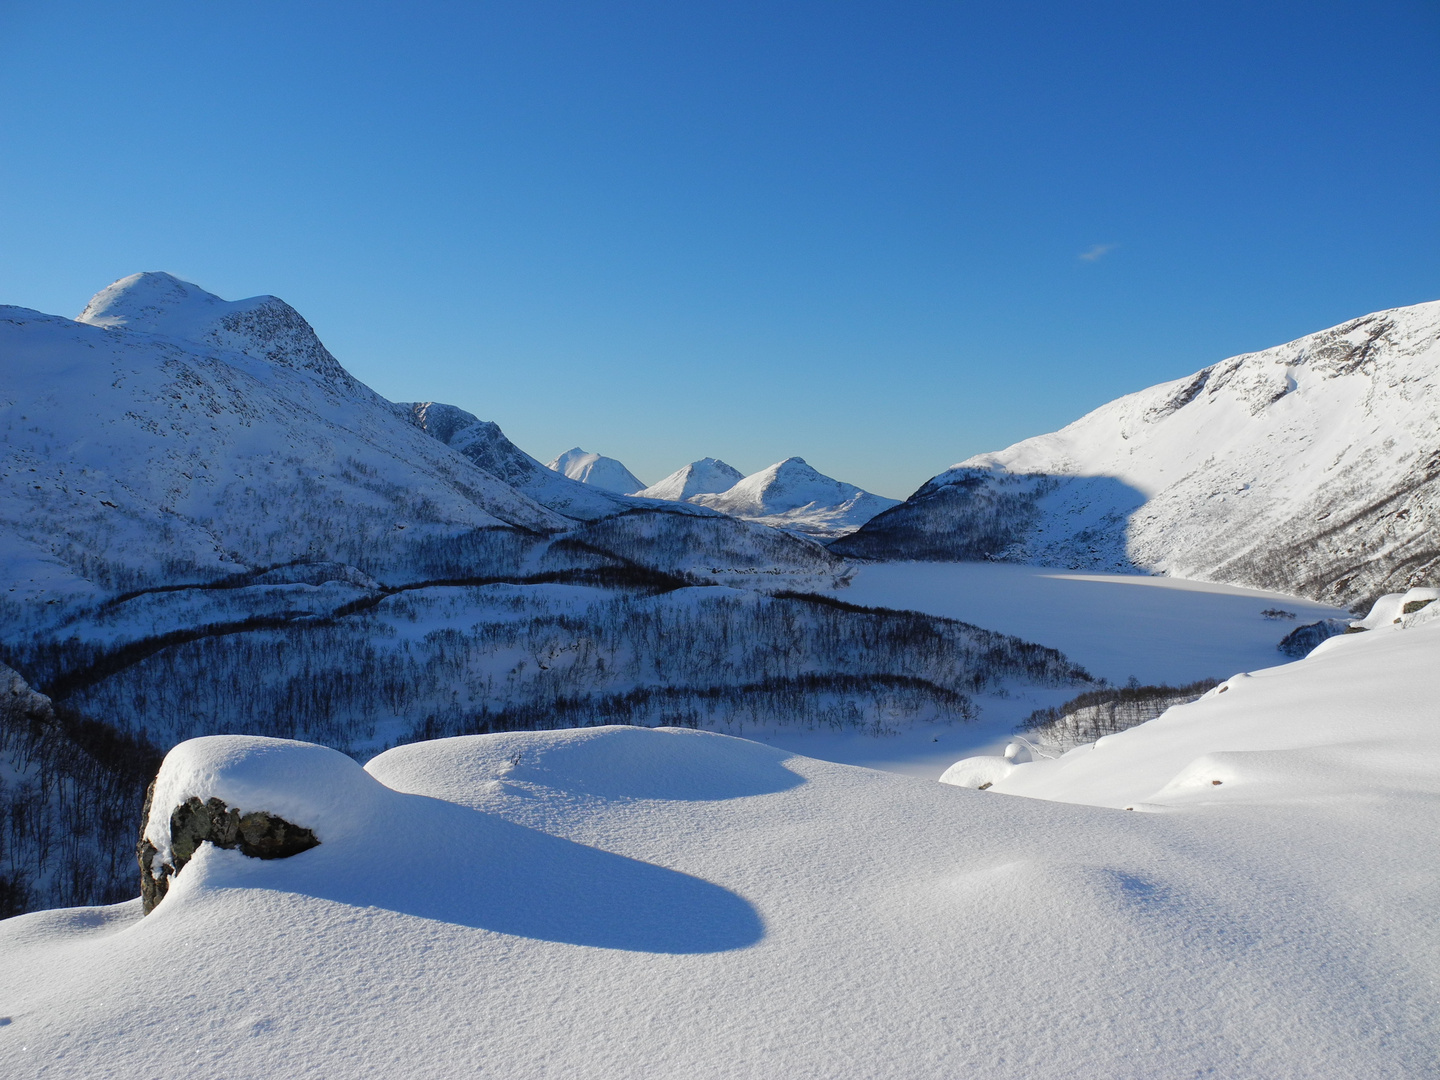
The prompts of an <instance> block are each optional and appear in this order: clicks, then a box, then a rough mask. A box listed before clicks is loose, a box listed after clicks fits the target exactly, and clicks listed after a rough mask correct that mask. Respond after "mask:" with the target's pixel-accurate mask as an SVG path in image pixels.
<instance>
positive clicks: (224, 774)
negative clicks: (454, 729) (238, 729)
mask: <svg viewBox="0 0 1440 1080" xmlns="http://www.w3.org/2000/svg"><path fill="white" fill-rule="evenodd" d="M382 797H383V789H382V788H381V786H380V785H379V784H378V783H377V782H376V781H375V780H373V779H372V778H371V776H370V775H369V774H368V773H367V772H366V771H365V770H364V769H362V768H361V767H360V766H359V765H358V764H357V763H356V762H355V761H354V760H353V759H351V758H349V757H346V756H345V755H344V754H342V753H340V752H339V751H338V750H331V749H330V748H329V747H326V746H316V745H315V744H314V743H303V742H294V741H292V740H290V739H270V738H265V737H262V736H259V735H209V736H205V737H203V738H199V739H191V740H189V741H188V742H183V743H181V744H180V745H179V746H176V747H175V748H174V749H173V750H171V751H170V752H169V753H168V754H166V755H165V761H164V762H163V764H161V766H160V772H159V775H158V776H157V777H156V778H155V793H154V795H153V796H152V798H151V801H150V817H149V819H148V820H147V821H146V822H145V831H144V833H143V835H144V837H145V839H146V840H149V841H150V843H151V844H153V845H154V846H155V849H156V852H157V857H158V859H159V861H160V862H164V863H171V862H173V861H174V859H173V856H172V853H171V850H170V814H171V812H172V811H173V810H174V809H175V808H176V807H177V806H179V805H180V804H181V803H183V802H185V801H186V800H187V799H190V798H197V799H199V800H200V801H201V802H205V801H207V800H209V799H219V800H220V801H221V802H223V803H225V805H226V806H228V807H232V808H237V809H239V810H241V811H242V812H254V811H264V812H265V813H269V814H273V815H277V816H279V817H282V818H284V819H286V820H287V821H289V822H291V823H292V824H295V825H300V826H303V827H305V828H308V829H309V830H310V831H311V832H313V833H314V834H315V835H316V837H317V838H318V839H319V840H320V842H321V843H322V844H323V843H330V842H333V841H335V840H337V839H341V838H344V837H347V836H353V835H355V834H356V832H357V831H358V830H361V829H363V828H364V827H365V825H367V824H368V820H367V819H368V818H369V816H370V813H369V812H370V811H373V809H374V808H375V806H376V803H377V800H379V799H380V798H382Z"/></svg>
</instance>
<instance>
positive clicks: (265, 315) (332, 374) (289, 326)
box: [75, 270, 360, 389]
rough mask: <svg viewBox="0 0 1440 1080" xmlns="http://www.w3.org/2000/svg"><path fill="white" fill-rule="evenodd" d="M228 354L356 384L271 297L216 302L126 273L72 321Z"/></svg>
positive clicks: (150, 274)
mask: <svg viewBox="0 0 1440 1080" xmlns="http://www.w3.org/2000/svg"><path fill="white" fill-rule="evenodd" d="M75 321H76V322H82V323H88V324H90V325H91V326H99V327H103V328H105V329H108V330H134V331H138V332H140V333H142V334H158V335H161V336H163V337H169V338H176V339H178V340H181V341H187V342H194V343H198V344H202V345H210V346H214V347H216V348H221V349H232V350H234V351H236V352H242V353H245V354H246V355H247V356H251V357H254V358H255V359H257V360H266V361H268V362H270V363H273V364H280V365H283V366H285V367H291V368H297V369H300V370H305V371H311V372H314V373H316V374H318V375H321V376H322V377H324V378H325V379H326V380H328V381H331V382H336V383H341V384H344V385H346V386H348V387H350V388H351V389H354V388H356V387H358V386H359V385H360V384H359V383H357V382H356V381H355V380H354V379H353V378H352V377H351V375H350V373H349V372H347V371H346V370H345V369H344V368H343V367H341V366H340V362H339V361H338V360H336V359H335V357H333V356H332V355H330V350H328V349H327V348H325V346H324V345H323V344H322V343H321V341H320V339H319V338H318V337H317V336H316V335H315V331H314V330H313V329H312V328H311V326H310V324H309V323H308V322H306V321H305V320H304V318H303V317H301V315H300V313H299V312H298V311H296V310H295V309H294V308H292V307H291V306H290V305H289V304H287V303H285V301H284V300H281V299H280V298H279V297H276V296H252V297H251V298H250V299H248V300H235V301H230V300H222V299H221V298H220V297H218V296H216V295H215V294H214V293H211V292H206V291H205V290H204V289H202V288H201V287H200V286H199V285H195V284H193V283H192V282H189V281H183V280H181V279H180V278H178V277H176V276H175V275H174V274H167V273H165V272H163V271H158V270H152V271H147V272H145V273H141V274H131V275H130V276H129V277H125V278H121V279H120V280H119V281H117V282H115V283H114V284H112V285H107V286H106V287H105V288H103V289H101V290H100V291H99V292H98V293H96V294H95V295H94V296H92V297H91V298H90V303H88V304H86V305H85V310H84V311H82V312H81V313H80V314H79V315H78V316H76V319H75Z"/></svg>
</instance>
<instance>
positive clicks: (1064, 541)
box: [837, 301, 1440, 604]
mask: <svg viewBox="0 0 1440 1080" xmlns="http://www.w3.org/2000/svg"><path fill="white" fill-rule="evenodd" d="M1437 533H1440V301H1436V302H1432V303H1427V304H1418V305H1415V306H1414V307H1406V308H1395V309H1393V310H1390V311H1382V312H1378V313H1376V314H1373V315H1367V316H1364V317H1363V318H1359V319H1355V320H1353V321H1351V322H1348V323H1345V324H1343V325H1341V326H1337V327H1333V328H1331V329H1329V330H1325V331H1322V332H1320V333H1316V334H1310V335H1308V336H1306V337H1303V338H1300V339H1298V340H1296V341H1292V342H1290V343H1288V344H1285V345H1280V346H1276V347H1275V348H1272V349H1266V350H1264V351H1262V352H1256V353H1250V354H1247V355H1244V356H1236V357H1232V358H1231V359H1228V360H1223V361H1221V362H1220V363H1218V364H1215V365H1213V366H1211V367H1208V368H1205V369H1204V370H1202V371H1199V372H1196V373H1195V374H1194V375H1190V376H1187V377H1186V378H1183V379H1176V380H1175V381H1173V382H1168V383H1163V384H1161V385H1159V386H1152V387H1150V388H1149V389H1147V390H1142V391H1140V392H1138V393H1134V394H1129V395H1127V396H1125V397H1122V398H1118V399H1116V400H1115V401H1112V402H1110V403H1109V404H1107V405H1103V406H1101V407H1100V408H1098V409H1096V410H1095V411H1094V412H1091V413H1089V414H1088V415H1086V416H1084V417H1081V418H1080V419H1079V420H1076V421H1075V422H1074V423H1073V424H1070V425H1069V426H1068V427H1065V428H1063V429H1061V430H1060V431H1057V432H1053V433H1051V434H1048V435H1040V436H1037V437H1035V438H1032V439H1026V440H1025V441H1024V442H1020V443H1016V444H1015V445H1014V446H1011V447H1008V448H1007V449H1005V450H1001V451H998V452H996V453H989V454H981V455H978V456H976V457H972V458H968V459H966V460H965V461H962V462H960V463H959V464H958V465H955V466H953V467H952V468H951V469H949V470H947V471H946V472H944V473H941V474H940V475H939V476H936V477H935V478H933V479H932V480H930V481H929V482H928V483H926V484H925V485H924V486H923V487H922V488H921V489H920V490H919V491H917V492H916V493H915V494H914V495H913V496H911V498H910V499H909V500H907V501H906V503H905V504H904V505H903V506H902V507H900V508H897V509H896V510H895V511H893V512H892V513H889V514H886V515H884V516H881V517H879V518H877V519H876V520H875V521H873V522H871V523H870V525H869V526H868V527H867V528H866V529H865V530H862V531H861V532H860V533H858V534H856V536H854V537H851V538H848V539H847V540H846V541H845V542H844V543H843V544H842V545H841V547H840V548H838V549H837V550H840V551H842V553H846V554H858V555H868V556H871V557H881V558H895V559H907V558H910V559H913V558H982V557H994V558H1004V559H1008V560H1011V561H1018V562H1031V563H1036V564H1040V565H1050V566H1068V567H1071V568H1076V569H1079V568H1089V569H1097V570H1125V569H1134V568H1137V567H1138V568H1142V569H1145V570H1154V571H1162V572H1164V573H1168V574H1173V575H1175V576H1177V577H1184V578H1203V579H1208V580H1219V581H1231V582H1235V583H1238V584H1244V585H1252V586H1258V587H1262V588H1277V589H1280V590H1282V591H1285V592H1290V593H1301V594H1303V595H1307V596H1314V597H1317V598H1320V599H1325V600H1331V601H1335V602H1340V603H1346V604H1349V603H1353V602H1356V601H1357V600H1367V599H1371V598H1373V597H1374V596H1376V595H1378V594H1380V593H1383V592H1390V591H1395V590H1397V589H1403V588H1405V587H1408V586H1410V585H1417V584H1433V583H1434V582H1433V580H1432V578H1433V575H1434V574H1435V573H1436V568H1437V567H1440V545H1437V543H1436V539H1435V537H1436V535H1437Z"/></svg>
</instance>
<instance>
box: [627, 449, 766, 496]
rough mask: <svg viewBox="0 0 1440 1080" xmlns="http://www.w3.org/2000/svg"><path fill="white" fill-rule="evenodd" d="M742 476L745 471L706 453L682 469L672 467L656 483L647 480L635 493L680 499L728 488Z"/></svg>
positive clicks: (716, 492) (743, 476)
mask: <svg viewBox="0 0 1440 1080" xmlns="http://www.w3.org/2000/svg"><path fill="white" fill-rule="evenodd" d="M743 479H745V474H744V473H742V472H741V471H740V470H739V469H737V468H735V467H734V466H732V465H727V464H725V462H723V461H721V460H720V459H719V458H713V457H707V458H701V459H700V460H699V461H692V462H691V463H690V464H689V465H686V466H685V467H684V468H683V469H676V470H675V471H674V472H673V473H671V474H670V475H669V476H667V477H665V479H664V480H661V481H660V482H659V483H658V484H651V485H650V486H649V487H648V488H646V489H645V490H644V491H637V492H636V493H635V494H637V495H640V496H642V497H644V498H647V499H668V500H671V501H674V502H683V501H684V500H686V499H689V498H690V497H691V496H693V495H714V494H718V493H719V492H722V491H728V490H729V489H730V488H732V487H734V486H735V484H736V482H737V481H739V480H743Z"/></svg>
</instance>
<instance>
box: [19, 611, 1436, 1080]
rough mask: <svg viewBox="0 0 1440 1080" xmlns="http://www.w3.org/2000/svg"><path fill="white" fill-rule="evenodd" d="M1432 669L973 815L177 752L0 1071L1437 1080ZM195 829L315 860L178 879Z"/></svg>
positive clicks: (396, 763) (863, 797)
mask: <svg viewBox="0 0 1440 1080" xmlns="http://www.w3.org/2000/svg"><path fill="white" fill-rule="evenodd" d="M1437 648H1440V620H1431V621H1430V622H1428V623H1426V624H1421V625H1417V624H1416V621H1415V620H1413V619H1412V620H1411V622H1410V624H1409V625H1402V627H1401V628H1399V629H1396V630H1394V631H1393V632H1390V631H1385V630H1379V631H1375V632H1371V633H1368V634H1360V635H1353V636H1350V637H1344V638H1336V639H1334V640H1333V641H1332V642H1331V643H1329V644H1327V645H1326V646H1324V647H1322V649H1321V651H1320V652H1319V653H1318V654H1316V655H1314V656H1312V657H1311V658H1310V659H1307V660H1305V661H1301V662H1299V663H1296V664H1292V665H1288V666H1286V667H1282V668H1277V669H1272V670H1270V671H1261V672H1256V673H1253V674H1251V675H1249V676H1237V677H1235V678H1232V679H1230V680H1228V681H1227V683H1226V684H1225V686H1226V689H1225V690H1224V691H1223V692H1220V691H1217V692H1215V693H1213V694H1212V695H1210V696H1209V697H1207V698H1206V699H1204V700H1203V701H1201V702H1198V703H1196V704H1194V705H1189V706H1185V707H1182V708H1179V709H1174V710H1172V711H1171V712H1170V713H1169V714H1167V715H1166V716H1165V717H1163V718H1161V719H1159V720H1156V721H1152V722H1151V723H1149V724H1147V725H1144V726H1143V727H1140V728H1136V729H1133V730H1132V731H1129V732H1126V733H1123V734H1120V735H1117V736H1112V737H1110V738H1107V739H1106V740H1104V741H1103V742H1102V743H1100V744H1099V745H1097V746H1096V747H1095V748H1094V749H1091V750H1086V751H1075V752H1072V754H1070V755H1067V756H1066V758H1064V759H1061V760H1060V761H1056V762H1039V763H1034V764H1024V765H1019V766H1017V767H1014V771H1013V774H1012V775H1011V776H1010V777H1008V778H1006V779H1004V780H1003V781H1001V782H998V783H996V784H995V785H994V786H993V787H992V788H991V789H990V790H988V791H983V792H982V791H975V790H966V789H965V788H963V787H957V786H953V785H948V784H937V783H934V782H933V781H932V782H926V781H921V780H916V779H912V778H907V777H901V776H894V775H886V774H881V773H875V772H871V771H869V770H865V769H856V768H852V767H847V766H843V765H834V764H828V763H824V762H820V761H816V760H813V759H810V758H804V757H796V756H787V755H786V754H785V753H784V752H781V751H776V750H773V749H770V748H768V747H764V746H760V745H758V744H755V743H752V742H746V741H743V740H737V739H731V738H727V737H724V736H721V735H715V734H709V733H704V732H694V731H685V730H676V729H665V730H640V729H633V728H603V727H602V728H590V729H586V730H580V731H556V732H530V733H504V734H494V735H480V736H472V737H466V738H458V739H449V740H442V741H438V742H429V743H417V744H413V745H410V746H405V747H400V748H397V749H395V750H391V751H389V752H387V753H385V754H383V755H381V756H379V757H377V758H375V759H374V760H372V761H371V762H370V763H369V764H368V765H367V766H366V767H365V768H364V769H362V768H360V767H359V766H358V765H356V764H355V763H354V762H353V761H350V760H349V759H347V758H345V757H343V756H342V755H339V754H335V753H333V752H330V751H325V750H323V749H321V748H319V747H314V746H309V745H306V744H302V743H291V742H283V741H272V740H265V739H254V738H238V737H220V738H214V739H205V740H200V741H197V742H193V743H187V744H183V745H182V746H180V747H178V748H176V749H175V750H174V751H172V752H171V754H170V755H169V756H168V757H167V759H166V762H165V765H164V767H163V768H162V770H161V774H160V779H159V782H158V783H157V787H156V791H157V797H156V800H155V803H154V804H153V806H152V808H151V813H150V815H149V817H148V819H147V823H146V838H147V840H148V841H149V843H150V845H151V849H152V850H153V852H154V855H153V860H154V863H153V865H154V866H155V867H156V869H157V871H159V870H160V869H161V868H163V867H165V866H171V865H175V866H179V869H178V872H177V873H175V874H173V875H171V876H169V877H168V878H167V879H166V880H167V883H168V891H167V892H166V894H165V895H164V897H163V899H161V900H160V901H159V903H158V906H156V907H155V908H154V910H153V912H152V913H151V914H150V915H147V916H143V917H142V913H141V905H140V901H139V900H134V901H131V902H129V903H126V904H122V905H119V906H116V907H110V908H82V909H71V910H61V911H47V912H39V913H36V914H31V915H23V916H20V917H19V918H15V919H11V920H7V921H5V922H3V923H0V1013H3V1015H4V1016H5V1017H6V1018H7V1019H8V1020H9V1024H8V1026H7V1027H6V1028H5V1029H4V1032H3V1035H0V1071H3V1072H4V1073H5V1075H15V1076H21V1075H26V1076H28V1075H47V1076H55V1077H71V1076H73V1077H87V1078H88V1077H91V1076H96V1075H104V1074H108V1073H111V1072H115V1073H120V1072H153V1071H154V1068H155V1063H156V1062H157V1061H161V1062H165V1061H169V1062H176V1063H178V1062H183V1063H184V1071H185V1073H186V1075H192V1076H212V1075H213V1076H219V1075H225V1076H231V1077H241V1078H243V1077H260V1076H275V1075H281V1074H283V1075H306V1074H314V1075H384V1076H394V1077H410V1076H414V1077H431V1076H441V1075H444V1076H450V1075H478V1074H492V1073H493V1074H494V1075H497V1076H505V1077H514V1078H525V1077H540V1076H557V1075H564V1076H587V1077H617V1078H619V1077H633V1076H665V1077H681V1076H684V1077H713V1078H728V1077H734V1076H767V1077H768V1076H786V1077H813V1078H830V1077H855V1078H860V1077H864V1078H866V1080H875V1078H881V1080H883V1078H889V1077H894V1078H897V1080H898V1078H905V1080H909V1078H912V1077H918V1076H924V1077H930V1076H937V1077H938V1076H955V1075H967V1074H969V1073H983V1074H984V1075H986V1076H992V1077H1000V1078H1013V1080H1047V1078H1055V1080H1060V1078H1066V1080H1068V1078H1073V1077H1092V1076H1104V1077H1127V1078H1134V1080H1140V1078H1148V1077H1170V1076H1217V1077H1218V1076H1223V1077H1246V1078H1254V1080H1260V1078H1265V1080H1300V1078H1310V1077H1327V1078H1328V1077H1335V1078H1340V1077H1346V1078H1348V1077H1359V1076H1363V1077H1375V1078H1388V1077H1395V1078H1401V1077H1405V1078H1408V1077H1419V1076H1429V1075H1433V1073H1434V1071H1435V1070H1434V1063H1435V1062H1436V1061H1437V1060H1440V1029H1437V1027H1436V1024H1435V1015H1436V1013H1437V1009H1440V997H1437V990H1436V987H1437V986H1440V948H1437V947H1436V945H1437V942H1440V921H1437V915H1436V911H1435V906H1434V904H1433V897H1434V895H1435V891H1436V888H1437V887H1440V854H1437V848H1436V846H1435V844H1434V843H1433V838H1434V834H1435V831H1436V829H1437V828H1440V736H1437V729H1436V726H1435V724H1434V722H1433V715H1432V709H1431V697H1432V695H1431V693H1430V690H1431V685H1432V682H1433V671H1434V667H1435V665H1434V660H1435V655H1436V652H1437ZM1217 781H1218V782H1217ZM1021 784H1025V785H1027V786H1026V788H1025V790H1026V792H1027V793H1028V794H1030V795H1034V796H1039V797H1032V798H1017V797H1014V796H1013V795H1009V796H1007V795H1002V794H997V790H1000V789H1002V788H1008V789H1011V790H1016V791H1018V790H1020V788H1019V785H1021ZM1062 798H1065V799H1072V800H1074V801H1073V802H1061V801H1057V800H1058V799H1062ZM209 799H215V800H217V801H218V802H217V803H211V804H208V805H211V806H216V805H218V806H219V808H220V810H222V811H223V810H225V809H226V808H227V807H229V808H233V811H232V812H233V814H234V815H235V816H236V817H237V818H238V817H239V815H247V816H246V817H244V818H239V820H241V821H246V820H263V821H274V819H275V818H279V819H280V820H281V821H282V822H284V823H285V824H287V825H291V826H295V827H298V828H302V829H306V830H311V831H312V832H313V835H314V837H315V838H316V839H318V841H319V843H318V846H315V847H311V848H310V849H309V850H304V851H301V852H300V853H299V854H296V855H293V856H292V857H289V858H277V859H270V860H261V859H257V858H252V857H249V856H247V854H245V853H244V852H245V850H246V848H245V846H244V845H245V843H247V841H244V840H243V839H239V838H231V839H224V838H223V836H222V834H223V830H224V828H225V827H226V826H225V824H224V819H223V817H219V816H216V817H211V818H210V819H209V820H210V822H211V823H212V824H210V825H209V826H207V828H209V829H210V830H212V831H210V832H207V833H203V834H200V835H206V836H217V837H221V838H220V839H219V840H218V841H217V842H220V843H224V844H225V845H226V847H227V848H229V849H228V850H227V849H226V848H221V847H217V846H215V843H213V842H206V843H199V844H198V846H196V841H195V839H194V837H195V836H196V835H197V831H196V825H195V824H194V823H195V822H196V820H197V818H196V815H195V813H194V812H192V811H188V810H187V811H186V814H187V815H188V816H176V815H175V814H174V813H173V811H177V810H181V809H183V808H184V807H186V806H188V807H200V808H202V809H203V808H204V807H205V806H206V805H207V804H206V802H205V800H209ZM1084 803H1089V804H1092V805H1080V804H1084ZM1132 806H1133V807H1134V808H1135V812H1127V809H1126V808H1128V807H1132ZM1146 811H1150V812H1146ZM252 815H264V817H263V818H262V817H259V816H254V817H252ZM180 821H183V822H185V823H186V824H185V826H184V831H183V833H177V832H176V831H175V830H176V828H177V826H176V825H175V824H174V823H175V822H180ZM216 830H218V831H216ZM223 835H224V836H228V835H230V834H223ZM187 857H188V861H186V859H187ZM497 867H499V868H503V873H498V872H497V870H496V868H497ZM137 882H138V878H137ZM237 928H243V933H239V932H237ZM157 956H158V957H165V958H167V959H168V960H170V961H171V962H167V963H166V964H165V965H164V974H163V977H158V978H157V977H156V974H155V972H156V968H155V958H156V957H157ZM37 971H43V972H44V973H45V977H44V978H43V979H42V978H36V977H35V972H37ZM217 987H218V988H222V989H221V990H217ZM223 988H230V989H228V990H227V989H223ZM560 1020H563V1022H558V1021H560ZM380 1033H383V1037H382V1035H381V1034H380Z"/></svg>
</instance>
